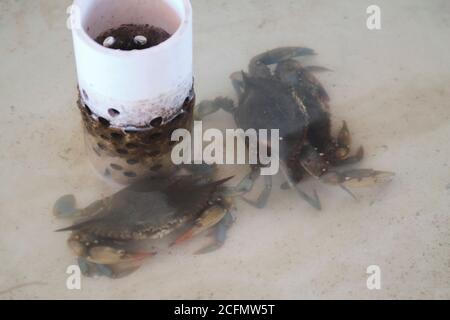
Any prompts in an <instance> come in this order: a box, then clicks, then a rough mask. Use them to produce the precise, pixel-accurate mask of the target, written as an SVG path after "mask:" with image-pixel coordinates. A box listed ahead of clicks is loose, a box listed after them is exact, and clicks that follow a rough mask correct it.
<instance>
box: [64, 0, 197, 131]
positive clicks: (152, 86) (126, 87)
mask: <svg viewBox="0 0 450 320" xmlns="http://www.w3.org/2000/svg"><path fill="white" fill-rule="evenodd" d="M74 8H75V10H76V11H77V12H78V14H79V18H80V27H79V28H72V33H73V43H74V51H75V59H76V68H77V75H78V85H79V88H80V91H81V93H82V99H83V100H84V102H85V103H86V104H87V105H88V106H89V108H90V109H91V110H92V112H93V113H94V114H95V115H97V116H99V117H103V118H105V119H107V120H108V121H109V122H110V123H111V125H113V126H116V127H143V126H148V124H149V123H150V122H151V120H152V119H154V118H157V117H162V118H163V120H164V121H163V123H166V122H168V121H170V120H171V119H172V118H173V117H175V116H176V115H177V114H178V113H179V111H180V108H181V107H182V105H183V102H184V100H185V99H186V97H187V96H188V95H189V91H190V90H191V88H192V82H193V71H192V70H193V67H192V65H193V63H192V8H191V4H190V1H189V0H126V1H124V0H75V1H74ZM122 24H149V25H153V26H156V27H160V28H162V29H164V30H166V31H167V32H168V33H169V34H171V35H172V36H171V37H170V38H169V39H168V40H166V41H165V42H163V43H161V44H159V45H157V46H155V47H152V48H148V49H143V50H134V51H121V50H113V49H108V48H106V47H104V46H102V45H100V44H98V43H97V42H95V41H94V39H95V38H96V37H97V36H98V35H100V34H101V33H103V32H105V31H107V30H109V29H111V28H116V27H119V26H121V25H122ZM110 109H115V110H117V111H119V113H120V114H119V115H114V116H112V115H110V113H109V112H108V110H110Z"/></svg>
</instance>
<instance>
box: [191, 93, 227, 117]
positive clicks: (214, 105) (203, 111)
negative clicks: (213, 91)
mask: <svg viewBox="0 0 450 320" xmlns="http://www.w3.org/2000/svg"><path fill="white" fill-rule="evenodd" d="M220 109H222V110H224V111H226V112H230V113H232V112H233V109H234V102H233V100H231V99H228V98H222V97H219V98H216V99H214V100H205V101H202V102H200V103H199V104H198V105H197V107H196V111H195V119H196V120H202V119H203V118H205V117H207V116H209V115H211V114H213V113H216V112H217V111H219V110H220Z"/></svg>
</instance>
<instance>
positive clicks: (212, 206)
mask: <svg viewBox="0 0 450 320" xmlns="http://www.w3.org/2000/svg"><path fill="white" fill-rule="evenodd" d="M230 179H231V178H226V179H221V180H217V181H214V180H212V179H211V178H210V177H209V176H207V175H206V177H205V175H202V176H199V175H196V174H192V175H180V176H172V177H169V178H149V179H145V180H142V181H139V182H136V183H134V184H132V185H130V186H129V187H126V188H124V189H123V190H121V191H119V192H117V193H115V194H113V195H112V196H110V197H107V198H105V199H102V200H98V201H95V202H94V203H92V204H91V205H89V206H88V207H86V208H84V209H76V203H75V202H76V200H75V197H74V196H72V195H66V196H63V197H61V198H60V199H59V200H58V201H57V202H56V204H55V206H54V214H55V215H57V216H58V217H66V218H68V217H69V218H72V219H74V220H75V223H74V224H73V225H71V226H70V227H67V228H63V229H60V230H57V231H71V232H72V234H71V236H70V237H69V239H68V245H69V247H70V248H71V250H72V252H73V253H74V254H75V256H77V257H78V262H79V265H80V267H81V269H82V270H83V271H84V273H85V274H86V275H91V276H92V275H97V274H100V275H107V276H109V277H112V278H118V277H122V276H124V275H127V274H129V273H130V272H133V271H135V270H136V269H138V268H139V267H140V266H141V265H142V263H143V262H144V261H145V260H146V259H147V258H149V257H152V256H153V255H154V254H155V252H152V251H151V250H142V249H141V247H142V245H143V244H144V242H146V241H148V240H156V239H160V238H165V237H168V236H169V235H172V234H176V237H175V240H174V241H173V243H172V244H173V245H176V244H181V243H183V242H185V241H187V240H189V239H191V238H193V237H195V236H197V235H198V234H200V233H202V232H203V231H206V230H208V229H211V228H213V227H215V228H216V233H215V241H214V242H213V243H212V244H211V245H209V246H207V247H205V248H203V249H201V250H199V252H198V253H207V252H210V251H212V250H215V249H218V248H220V247H221V245H222V244H223V242H224V241H225V233H226V230H227V229H228V228H229V227H230V225H231V223H232V222H233V218H232V214H231V212H232V210H233V208H234V205H233V201H232V198H231V197H229V196H227V192H226V189H227V188H226V187H224V183H225V182H227V181H228V180H230ZM186 228H188V229H187V230H186ZM180 232H181V233H180Z"/></svg>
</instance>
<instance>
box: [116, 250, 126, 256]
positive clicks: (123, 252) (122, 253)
mask: <svg viewBox="0 0 450 320" xmlns="http://www.w3.org/2000/svg"><path fill="white" fill-rule="evenodd" d="M117 254H118V255H119V256H121V257H123V256H124V255H125V250H117Z"/></svg>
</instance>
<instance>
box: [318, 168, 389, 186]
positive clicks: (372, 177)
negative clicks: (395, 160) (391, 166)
mask: <svg viewBox="0 0 450 320" xmlns="http://www.w3.org/2000/svg"><path fill="white" fill-rule="evenodd" d="M394 176H395V173H393V172H387V171H376V170H372V169H355V170H348V171H344V172H329V173H328V174H326V175H324V176H322V177H321V180H322V181H323V182H325V183H328V184H333V185H341V186H344V187H345V188H352V187H355V188H364V187H371V186H374V185H376V184H383V183H387V182H389V181H391V180H392V178H393V177H394Z"/></svg>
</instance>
